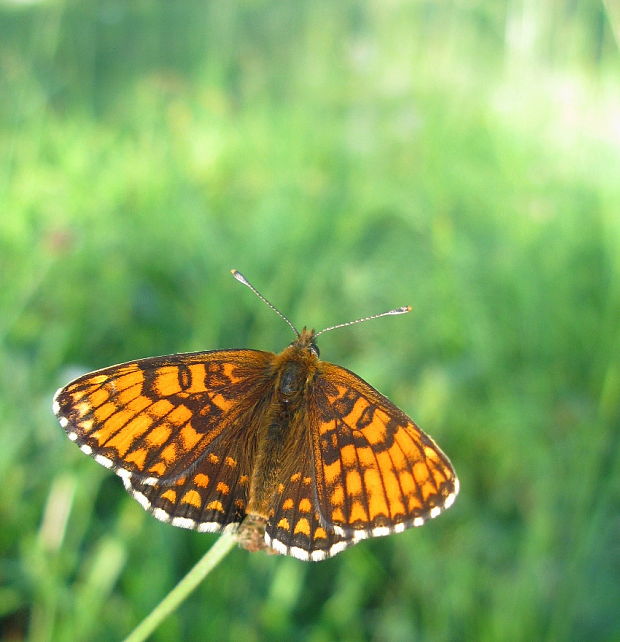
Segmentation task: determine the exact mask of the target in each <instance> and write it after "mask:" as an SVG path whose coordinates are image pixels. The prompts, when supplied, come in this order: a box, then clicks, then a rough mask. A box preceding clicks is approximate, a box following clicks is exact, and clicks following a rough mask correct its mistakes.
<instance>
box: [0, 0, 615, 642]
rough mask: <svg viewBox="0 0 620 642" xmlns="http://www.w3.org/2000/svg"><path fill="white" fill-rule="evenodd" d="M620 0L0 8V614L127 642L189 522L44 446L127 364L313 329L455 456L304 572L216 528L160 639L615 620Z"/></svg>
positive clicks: (32, 633) (275, 342)
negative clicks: (383, 533)
mask: <svg viewBox="0 0 620 642" xmlns="http://www.w3.org/2000/svg"><path fill="white" fill-rule="evenodd" d="M617 11H618V10H617V5H616V4H615V3H614V2H612V0H608V2H598V1H594V0H584V1H583V2H579V3H575V2H571V1H569V0H545V1H541V2H536V1H534V0H504V1H496V0H478V1H477V2H464V1H456V0H455V1H443V2H432V1H431V0H428V1H425V2H421V1H414V2H406V1H404V0H389V1H384V0H374V1H372V0H367V1H353V0H349V1H343V2H334V1H333V0H299V1H295V2H274V1H267V0H252V1H247V2H235V1H231V2H228V1H226V2H223V1H216V0H200V1H198V0H179V1H175V2H170V1H169V0H165V1H164V0H151V1H148V2H147V1H146V0H143V1H128V0H105V1H104V0H100V1H93V0H79V1H78V0H71V1H70V0H55V1H52V0H50V1H47V2H45V1H44V2H17V1H16V0H15V1H13V2H9V1H7V0H3V1H2V2H1V3H0V66H1V69H2V71H1V79H0V82H1V83H2V84H1V86H0V90H1V94H2V99H1V100H0V283H1V287H0V480H1V483H0V553H1V562H0V627H1V635H2V638H3V639H5V640H21V639H24V638H26V639H30V640H36V641H40V640H41V641H42V640H63V641H64V640H116V639H120V638H122V637H123V636H124V635H126V634H128V633H129V631H130V630H131V629H132V628H133V627H134V626H135V625H136V624H137V623H138V622H139V621H140V620H141V619H142V618H143V617H144V616H145V615H146V614H147V613H148V612H149V611H150V610H151V609H152V607H153V606H154V605H155V603H156V602H157V601H159V599H160V598H161V597H163V596H164V595H165V594H166V593H167V591H168V590H169V589H170V588H171V587H172V586H174V584H175V583H176V582H177V581H178V579H179V578H180V577H182V575H183V574H184V573H185V572H186V570H187V569H189V568H190V567H191V565H192V564H193V563H194V562H195V561H196V560H197V559H198V558H199V557H200V556H201V555H202V554H203V553H204V552H205V551H206V550H207V549H208V548H209V547H210V546H211V545H212V543H213V541H214V536H210V535H201V534H196V533H192V532H188V531H184V530H181V529H176V528H173V527H170V526H168V525H165V524H162V523H160V522H157V521H156V520H155V519H153V518H152V517H151V516H150V515H148V514H147V513H145V512H144V511H142V509H141V508H140V506H139V505H138V504H137V503H136V502H134V501H133V500H132V499H131V498H129V496H127V495H126V493H125V492H124V490H123V488H122V484H121V483H120V481H119V479H118V478H117V477H115V476H114V475H112V474H110V473H109V472H108V471H106V470H104V469H103V468H102V467H100V466H98V465H97V464H96V463H94V462H93V461H92V460H90V459H89V458H88V457H86V456H84V455H83V454H82V453H80V452H79V450H78V449H77V448H76V447H75V445H73V444H71V443H70V442H69V441H68V440H67V439H66V437H65V436H64V433H63V431H62V430H61V428H60V426H59V425H58V424H57V422H56V420H55V419H54V417H53V416H52V414H51V410H50V407H51V397H52V394H53V392H54V390H55V389H56V388H57V387H58V386H61V385H64V384H65V383H67V382H68V381H69V380H70V379H71V378H73V377H74V376H76V375H77V374H79V373H81V372H84V371H87V370H91V369H95V368H99V367H103V366H106V365H109V364H112V363H117V362H120V361H124V360H129V359H134V358H138V357H146V356H151V355H156V354H166V353H172V352H180V351H189V350H200V349H212V348H217V347H222V348H224V347H243V346H247V347H254V348H260V349H267V350H280V349H282V348H283V347H284V346H285V345H286V344H288V342H289V341H290V340H291V333H290V331H289V329H288V328H287V327H286V326H285V325H284V324H283V323H282V322H281V321H280V320H279V319H278V318H277V317H276V316H275V315H273V314H272V313H271V312H270V311H269V310H268V309H267V308H266V307H264V306H263V305H262V304H261V303H260V302H259V301H258V300H256V299H255V298H254V297H253V296H252V295H251V293H249V292H248V291H247V290H245V289H244V288H242V287H240V286H239V284H237V283H236V282H235V281H234V280H233V279H232V278H231V277H230V274H229V269H230V268H233V267H234V268H238V269H240V270H241V271H243V272H244V273H246V275H247V276H248V277H250V278H251V279H252V280H253V281H254V282H255V284H256V285H257V286H258V287H259V288H260V289H261V290H262V291H263V293H264V294H265V295H266V296H267V297H268V298H270V299H271V300H272V301H273V302H274V304H276V305H277V306H278V307H280V308H281V309H282V310H283V311H284V312H285V313H286V314H287V315H289V316H290V318H291V319H292V320H293V322H294V323H296V324H297V325H298V326H302V325H304V324H307V325H310V326H315V327H317V328H320V327H324V326H326V325H329V324H332V323H337V322H340V321H346V320H349V319H352V318H356V317H359V316H364V315H366V314H371V313H374V312H380V311H383V310H385V309H389V308H391V307H395V306H399V305H404V304H411V305H412V306H413V308H414V310H413V312H412V313H411V314H410V315H408V316H405V317H399V318H388V319H383V320H380V321H374V322H372V323H368V324H366V325H362V326H357V327H354V328H348V329H345V330H339V331H337V332H334V333H332V334H328V335H326V336H325V337H322V338H321V341H320V345H321V350H322V356H323V358H325V359H327V360H329V361H334V362H336V363H339V364H342V365H344V366H346V367H348V368H350V369H352V370H354V371H356V372H358V373H359V374H360V375H361V376H363V377H364V378H365V379H367V380H368V381H369V382H371V383H372V384H373V385H375V386H376V387H377V388H378V389H379V390H380V391H382V392H384V393H385V394H387V395H388V396H390V397H391V398H392V399H393V400H394V401H395V402H396V403H397V404H398V405H400V406H401V407H402V408H403V409H404V410H405V411H406V412H408V413H409V414H411V415H412V416H413V417H414V418H416V420H417V421H418V422H419V424H420V425H421V426H422V427H424V428H425V429H426V430H427V431H428V432H429V433H430V434H431V435H432V436H433V437H435V438H436V439H437V440H438V442H439V443H440V444H441V446H442V448H443V449H444V450H445V451H446V452H447V453H448V454H449V456H450V457H451V459H452V461H453V463H454V465H455V467H456V469H457V472H458V473H459V476H460V478H461V494H460V496H459V498H458V499H457V501H456V503H455V505H454V507H453V508H451V509H450V510H449V511H448V512H447V513H445V514H444V515H442V516H441V517H439V518H438V519H437V520H434V521H433V522H431V523H429V524H427V525H425V526H424V527H423V528H421V529H412V530H410V531H407V532H406V533H403V534H400V535H395V536H391V537H388V538H381V539H379V540H373V541H367V542H363V543H361V544H359V545H358V546H356V547H354V548H352V549H349V550H348V551H346V552H345V553H343V554H341V555H338V556H337V557H336V558H334V559H332V560H328V561H325V562H322V563H319V564H309V563H303V562H300V561H297V560H294V559H287V558H281V557H268V556H264V555H262V554H255V555H251V554H248V553H247V552H245V551H241V550H234V551H233V552H232V553H231V554H230V555H229V556H228V557H227V558H226V560H225V561H224V562H223V563H222V565H221V566H220V567H218V568H217V569H216V570H215V571H214V572H213V573H212V574H211V575H210V576H209V577H208V578H207V579H206V581H205V582H204V583H203V584H202V585H201V586H200V587H199V589H198V590H197V591H196V593H195V594H193V595H192V596H191V597H190V599H189V600H188V601H187V602H186V603H185V604H184V605H183V606H182V607H181V608H180V609H179V610H178V611H177V612H176V613H175V614H174V615H173V616H172V617H170V618H169V619H168V620H167V621H166V622H165V623H164V624H163V625H162V626H161V628H160V629H159V630H158V632H157V634H156V635H155V637H154V639H155V640H174V639H179V640H180V639H184V640H207V639H211V640H249V641H253V640H290V639H302V640H310V641H312V642H323V641H329V640H353V641H355V640H375V641H381V642H383V641H388V642H391V641H400V640H403V641H405V640H432V641H435V640H439V641H441V640H584V639H588V640H619V639H620V607H619V604H620V579H619V578H620V459H619V455H618V449H619V441H620V439H619V424H620V421H619V420H620V410H619V408H620V356H619V355H620V330H619V328H620V120H619V114H620V84H619V82H618V78H619V72H620V64H619V57H618V37H619V34H620V16H619V15H617Z"/></svg>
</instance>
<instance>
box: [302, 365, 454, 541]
mask: <svg viewBox="0 0 620 642" xmlns="http://www.w3.org/2000/svg"><path fill="white" fill-rule="evenodd" d="M320 368H321V371H320V374H319V376H318V377H317V378H316V383H315V388H314V391H313V394H312V396H311V400H312V407H311V408H310V409H309V413H310V417H311V420H310V433H311V437H312V451H313V457H314V473H315V480H316V489H317V497H318V505H319V507H320V511H321V515H322V517H323V519H324V521H325V523H326V524H327V525H328V526H329V527H330V528H332V529H333V530H334V531H335V532H336V533H338V534H340V535H341V536H342V537H343V538H351V537H352V538H353V539H354V540H355V541H357V540H359V539H364V538H366V537H377V536H379V535H388V534H389V533H393V532H400V531H403V530H404V529H405V528H409V527H411V526H421V525H422V524H423V523H424V522H425V521H426V520H427V519H429V518H433V517H436V516H437V515H439V513H441V512H442V511H443V510H445V509H446V508H448V507H449V506H451V505H452V503H453V502H454V499H455V497H456V495H457V493H458V490H459V483H458V479H457V477H456V474H455V472H454V469H453V468H452V465H451V463H450V461H449V460H448V458H447V457H446V455H444V453H443V452H442V451H441V449H440V448H439V446H437V444H436V443H435V442H434V441H433V440H432V439H431V438H430V437H429V436H428V435H427V434H425V433H424V432H423V431H422V430H420V428H418V426H416V424H415V423H414V422H413V421H412V420H411V419H410V418H409V417H407V415H405V413H403V412H402V411H401V410H399V409H398V408H397V407H396V406H395V405H394V404H393V403H392V402H391V401H389V400H388V399H387V398H386V397H384V396H383V395H381V394H380V393H379V392H377V391H376V390H375V389H374V388H372V387H371V386H370V385H369V384H368V383H366V382H365V381H364V380H363V379H361V378H360V377H358V376H357V375H356V374H354V373H353V372H351V371H349V370H346V369H345V368H342V367H340V366H336V365H334V364H331V363H327V362H322V363H321V366H320Z"/></svg>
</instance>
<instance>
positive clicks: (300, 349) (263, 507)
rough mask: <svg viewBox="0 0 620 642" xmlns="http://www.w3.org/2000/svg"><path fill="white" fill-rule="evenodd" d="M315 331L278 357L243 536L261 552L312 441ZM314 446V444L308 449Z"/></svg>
mask: <svg viewBox="0 0 620 642" xmlns="http://www.w3.org/2000/svg"><path fill="white" fill-rule="evenodd" d="M313 337H314V331H308V330H306V328H304V329H303V331H302V333H301V334H300V336H299V338H298V339H297V340H296V341H294V342H293V343H292V344H291V345H289V346H288V347H287V348H285V349H284V350H283V351H282V352H281V353H280V354H278V355H274V360H273V362H272V364H271V372H272V377H273V381H274V386H273V388H272V396H271V400H270V403H269V404H268V405H267V408H266V411H265V413H264V414H263V416H262V418H261V425H260V429H259V433H258V440H257V441H258V443H257V448H256V456H255V461H254V467H253V475H252V478H251V480H250V488H249V497H248V504H247V508H246V513H247V515H248V517H247V518H246V521H245V522H244V524H243V525H242V526H241V529H240V532H239V536H240V541H241V543H242V545H243V546H245V547H246V548H249V549H253V548H254V547H255V545H258V546H259V547H262V544H261V543H262V542H263V537H262V533H261V530H262V531H264V525H265V523H266V521H267V520H268V519H269V517H270V515H269V512H270V510H271V507H272V506H273V503H274V497H275V496H276V495H277V494H278V493H281V492H282V490H283V488H284V485H285V482H286V480H287V479H288V478H289V477H290V475H292V474H294V473H295V472H296V471H295V470H294V467H295V462H296V461H297V457H296V453H298V452H299V448H300V444H303V443H304V441H307V440H308V439H309V435H308V433H307V431H306V430H305V429H304V427H305V426H306V425H307V422H306V417H305V413H306V411H307V404H306V403H305V400H306V399H307V395H308V393H309V391H308V389H309V387H311V386H312V385H313V380H314V378H315V376H316V374H317V371H318V367H319V363H320V362H319V359H318V349H317V348H316V345H315V344H314V341H313ZM308 446H310V444H308Z"/></svg>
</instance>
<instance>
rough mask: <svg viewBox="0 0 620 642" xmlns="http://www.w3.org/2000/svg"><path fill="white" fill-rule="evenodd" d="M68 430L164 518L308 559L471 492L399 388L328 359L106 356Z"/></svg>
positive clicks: (68, 401) (74, 402)
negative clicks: (383, 389)
mask: <svg viewBox="0 0 620 642" xmlns="http://www.w3.org/2000/svg"><path fill="white" fill-rule="evenodd" d="M54 412H55V413H56V415H57V416H58V417H59V421H60V423H61V425H62V426H63V428H64V429H65V431H66V432H67V435H68V437H69V439H71V440H72V441H75V442H76V443H77V444H78V446H79V447H80V448H81V449H82V451H83V452H85V453H87V454H88V455H90V456H91V457H93V458H94V459H95V460H96V461H97V462H98V463H100V464H102V465H103V466H106V467H107V468H110V469H112V470H113V471H114V472H116V474H117V475H119V476H120V477H121V478H122V480H123V483H124V485H125V487H126V489H127V491H128V492H129V493H130V494H131V495H132V496H133V497H134V498H135V499H136V500H137V501H138V502H139V503H140V504H141V505H142V506H143V507H144V508H145V509H147V510H148V511H149V512H151V513H152V514H153V515H154V516H155V517H156V518H157V519H159V520H161V521H164V522H168V523H170V524H172V525H175V526H180V527H183V528H190V529H194V530H198V531H203V532H223V531H229V532H234V533H235V534H236V536H237V538H238V540H239V543H240V544H241V546H243V547H244V548H246V549H248V550H251V551H256V550H261V549H266V550H273V551H275V552H278V553H282V554H288V555H292V556H294V557H297V558H299V559H303V560H313V561H318V560H322V559H326V558H328V557H331V556H333V555H335V554H337V553H338V552H340V551H342V550H344V549H345V548H346V547H347V546H350V545H351V544H355V543H357V542H358V541H360V540H362V539H365V538H367V537H376V536H380V535H387V534H389V533H394V532H401V531H403V530H405V529H406V528H409V527H411V526H420V525H422V524H423V523H424V522H425V521H426V520H428V519H429V518H433V517H436V516H437V515H438V514H439V513H440V512H442V511H443V510H444V509H446V508H448V507H449V506H450V505H451V504H452V503H453V501H454V499H455V497H456V494H457V493H458V480H457V478H456V475H455V473H454V470H453V468H452V466H451V464H450V462H449V460H448V458H447V457H446V456H445V455H444V454H443V452H442V451H441V450H440V448H439V447H438V446H437V445H436V444H435V442H434V441H433V440H432V439H431V438H430V437H429V436H428V435H426V434H425V433H423V432H422V431H421V430H420V429H419V428H418V427H417V426H416V425H415V423H414V422H413V421H412V420H411V419H410V418H409V417H407V415H405V414H404V413H403V412H402V411H401V410H399V409H398V408H397V407H396V406H394V404H392V403H391V402H390V401H389V400H388V399H387V398H386V397H384V396H383V395H381V394H380V393H378V392H377V391H376V390H375V389H374V388H372V387H371V386H370V385H369V384H367V383H366V382H365V381H364V380H362V379H361V378H359V377H358V376H357V375H355V374H354V373H352V372H350V371H349V370H346V369H345V368H342V367H340V366H337V365H334V364H331V363H329V362H326V361H321V360H320V359H319V351H318V348H317V346H316V343H315V333H314V331H313V330H312V331H310V330H306V329H305V328H304V329H303V331H302V332H301V333H299V334H298V338H297V339H296V340H295V341H294V342H293V343H291V344H290V345H289V346H288V347H286V348H285V349H284V350H283V351H282V352H281V353H279V354H274V353H272V352H265V351H260V350H244V349H237V350H214V351H210V352H195V353H187V354H177V355H171V356H165V357H153V358H148V359H141V360H138V361H131V362H128V363H124V364H120V365H117V366H112V367H109V368H104V369H102V370H98V371H96V372H92V373H89V374H86V375H84V376H82V377H80V378H78V379H76V380H75V381H73V382H71V383H70V384H68V385H67V386H65V387H64V388H62V389H61V390H59V391H58V392H57V394H56V396H55V397H54Z"/></svg>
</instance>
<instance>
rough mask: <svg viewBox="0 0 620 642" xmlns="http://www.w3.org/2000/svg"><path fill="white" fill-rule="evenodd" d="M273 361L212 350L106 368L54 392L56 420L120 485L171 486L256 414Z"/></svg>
mask: <svg viewBox="0 0 620 642" xmlns="http://www.w3.org/2000/svg"><path fill="white" fill-rule="evenodd" d="M273 356H274V355H273V353H271V352H262V351H259V350H214V351H210V352H194V353H187V354H177V355H172V356H167V357H153V358H149V359H141V360H138V361H131V362H129V363H124V364H120V365H117V366H111V367H109V368H104V369H102V370H97V371H96V372H92V373H89V374H86V375H84V376H82V377H80V378H78V379H76V380H75V381H73V382H71V383H70V384H68V385H67V386H66V387H64V388H62V389H61V390H59V391H58V392H57V393H56V395H55V397H54V412H55V414H56V415H57V416H58V418H59V421H60V424H61V425H62V427H63V428H64V429H65V431H66V432H67V435H68V437H69V439H71V440H72V441H75V442H76V443H77V444H78V445H79V447H80V448H81V449H82V450H83V451H84V452H85V453H87V454H88V455H91V456H92V457H93V458H94V459H95V460H96V461H97V462H98V463H100V464H102V465H103V466H106V467H107V468H111V469H112V470H114V472H116V474H117V475H119V476H120V477H123V478H124V479H130V478H131V480H132V483H136V484H140V483H141V484H146V485H157V484H159V483H161V482H162V481H166V482H168V483H172V482H174V481H176V480H179V479H181V478H183V477H184V476H185V475H186V474H187V473H188V472H191V469H192V467H193V466H195V465H198V463H199V462H200V460H201V458H202V457H204V456H205V454H206V453H207V451H208V449H210V448H212V447H213V445H214V444H216V443H217V441H218V439H219V437H220V435H222V434H223V433H225V432H226V430H227V429H230V428H231V427H234V426H235V425H236V424H237V423H238V422H239V420H240V417H244V416H248V415H252V413H254V412H258V413H260V411H261V404H262V403H263V399H264V398H265V394H266V391H267V390H268V387H269V379H268V377H267V376H266V374H265V372H266V368H268V366H269V364H270V362H271V360H272V359H273Z"/></svg>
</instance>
